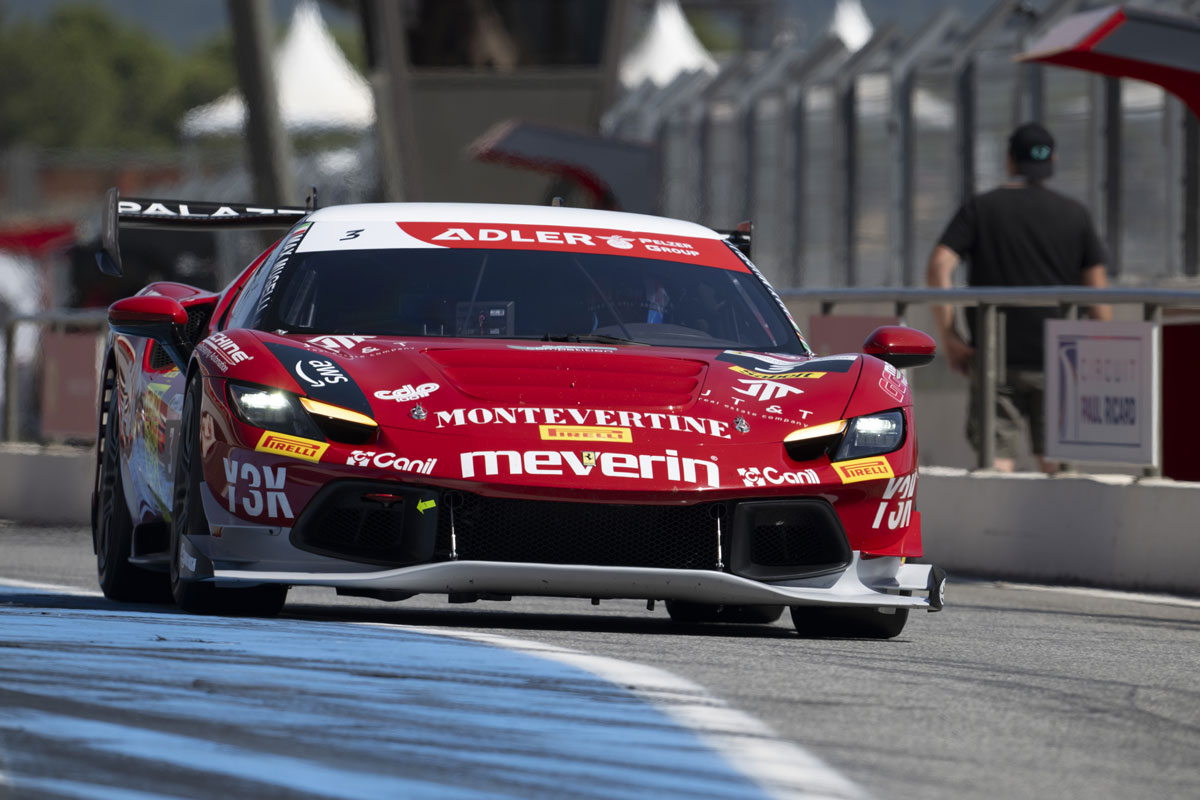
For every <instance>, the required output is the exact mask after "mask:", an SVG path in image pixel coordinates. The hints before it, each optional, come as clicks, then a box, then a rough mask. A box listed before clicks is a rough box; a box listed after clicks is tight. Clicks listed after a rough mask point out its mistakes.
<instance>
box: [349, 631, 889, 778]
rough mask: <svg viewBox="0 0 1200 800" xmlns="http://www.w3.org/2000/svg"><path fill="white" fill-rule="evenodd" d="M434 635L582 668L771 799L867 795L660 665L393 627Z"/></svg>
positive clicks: (523, 641)
mask: <svg viewBox="0 0 1200 800" xmlns="http://www.w3.org/2000/svg"><path fill="white" fill-rule="evenodd" d="M352 624H356V625H372V626H377V627H398V628H403V629H404V630H406V631H417V632H422V633H429V634H432V635H438V636H452V637H457V638H461V639H468V640H471V641H475V642H482V643H485V644H491V645H495V646H499V647H505V648H508V649H511V650H520V651H522V652H527V653H536V654H537V655H539V656H541V657H542V658H545V659H548V660H551V661H557V662H558V663H561V664H566V665H568V666H572V667H575V668H577V669H581V670H585V671H587V672H590V673H592V674H593V675H596V676H598V677H600V678H602V679H603V680H606V681H608V682H609V683H612V684H615V685H617V686H624V687H625V688H626V689H628V690H629V691H631V692H633V693H634V694H636V695H637V696H638V697H640V698H642V699H643V700H645V701H646V702H648V703H650V704H651V705H653V706H655V707H656V708H658V710H659V711H662V712H663V713H665V714H666V715H667V716H669V717H671V719H673V720H674V721H675V723H676V724H678V725H679V726H681V727H683V728H685V729H687V730H690V731H692V733H694V734H695V735H696V736H698V737H700V739H701V740H703V741H704V742H705V743H706V744H707V745H708V746H709V747H711V748H713V749H714V750H715V751H717V752H718V753H720V754H721V755H722V756H724V758H725V760H726V761H728V763H730V764H732V765H734V766H735V767H736V768H737V769H739V770H740V771H741V772H743V773H744V774H746V775H748V776H750V777H752V778H753V779H754V780H755V781H756V782H757V783H758V784H759V785H760V786H761V787H762V788H763V789H764V790H765V791H767V792H768V793H769V794H771V795H772V796H773V797H780V798H818V797H827V798H866V797H867V796H868V795H867V794H866V792H865V791H864V790H863V789H861V788H860V787H858V786H857V785H855V784H854V783H852V782H851V781H849V780H848V779H847V778H844V777H843V776H842V775H840V774H839V773H837V772H835V771H834V770H833V768H831V767H829V766H828V765H826V764H825V763H824V762H823V761H821V760H820V759H819V758H817V757H816V756H814V755H813V754H812V753H809V752H808V751H807V750H804V749H803V748H801V747H799V746H798V745H795V744H793V743H791V742H788V741H785V740H783V739H781V738H779V735H778V734H776V733H775V732H774V731H773V730H771V728H770V727H768V726H767V725H766V724H765V723H763V722H761V721H760V720H758V719H755V718H754V717H751V716H750V715H749V714H746V713H744V712H741V711H738V710H736V709H733V708H730V707H729V706H728V705H726V704H725V703H724V702H723V701H721V700H719V699H717V698H715V697H713V696H712V695H710V694H709V693H708V692H707V691H706V690H705V689H704V688H703V687H701V686H699V685H698V684H695V683H693V682H691V681H689V680H687V679H685V678H681V677H679V676H678V675H675V674H672V673H670V672H667V671H665V670H661V669H658V668H657V667H650V666H646V665H644V664H635V663H632V662H628V661H621V660H619V659H615V658H609V657H608V656H597V655H591V654H589V653H583V652H580V651H578V650H570V649H567V648H564V647H558V646H557V645H552V644H546V643H543V642H534V641H529V640H526V639H513V638H510V637H507V636H500V635H498V634H493V633H476V632H473V631H461V630H447V629H444V628H425V627H412V626H407V625H404V626H401V625H393V624H390V623H352Z"/></svg>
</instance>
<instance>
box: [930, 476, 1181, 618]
mask: <svg viewBox="0 0 1200 800" xmlns="http://www.w3.org/2000/svg"><path fill="white" fill-rule="evenodd" d="M917 498H918V499H917V502H918V510H919V511H920V512H921V532H922V536H923V538H924V543H925V555H926V557H927V558H928V560H929V561H932V562H933V563H935V564H939V565H941V566H943V567H945V568H946V569H947V571H949V572H950V573H951V574H953V573H955V572H959V573H961V574H974V575H984V576H988V577H996V578H1011V579H1014V580H1022V581H1030V582H1036V583H1072V584H1085V585H1092V586H1104V587H1108V588H1118V589H1132V590H1146V591H1161V592H1179V593H1184V594H1200V483H1182V482H1175V481H1171V480H1162V479H1155V480H1149V479H1141V480H1139V479H1136V478H1133V477H1132V476H1128V475H1090V476H1088V475H1070V474H1059V475H1055V476H1045V475H1042V474H1040V473H1017V474H1014V475H999V474H997V473H994V472H968V471H967V470H962V469H952V468H947V467H922V468H921V482H920V487H919V491H918V494H917Z"/></svg>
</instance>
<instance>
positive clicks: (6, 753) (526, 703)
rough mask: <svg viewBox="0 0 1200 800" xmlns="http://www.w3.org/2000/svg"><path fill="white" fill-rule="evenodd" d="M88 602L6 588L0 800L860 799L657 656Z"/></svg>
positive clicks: (7, 584) (1, 609)
mask: <svg viewBox="0 0 1200 800" xmlns="http://www.w3.org/2000/svg"><path fill="white" fill-rule="evenodd" d="M68 595H72V596H71V597H70V598H69V600H70V602H64V600H67V599H68V597H67V596H68ZM94 597H95V593H80V592H78V591H77V590H69V589H64V588H63V587H50V586H42V585H36V584H20V583H18V582H14V581H0V654H2V656H0V795H3V794H5V791H6V790H7V791H10V792H12V793H13V794H15V795H16V796H22V795H23V794H55V795H59V796H66V797H72V796H78V797H103V798H113V799H114V800H141V798H145V797H162V796H171V795H173V794H174V793H175V792H179V793H181V794H190V793H191V792H187V791H185V789H186V787H189V786H194V785H198V784H200V783H203V785H204V786H210V787H211V786H214V785H215V786H216V787H217V788H222V789H223V790H225V791H223V792H222V793H226V794H230V795H238V794H240V795H242V796H255V795H261V794H268V793H279V792H294V793H298V794H304V795H310V796H315V797H355V798H357V797H372V798H374V797H406V798H473V797H481V798H482V797H487V798H498V797H513V798H529V797H588V798H633V797H639V798H640V797H648V796H653V797H656V798H658V797H664V798H669V797H681V798H682V797H688V798H718V797H737V798H753V797H779V798H817V797H821V798H843V799H848V798H862V797H864V796H865V795H864V792H863V791H862V790H861V789H860V788H858V787H857V786H855V785H854V784H852V783H850V782H849V781H848V780H846V779H845V778H843V777H841V776H840V775H839V774H837V773H836V772H834V771H832V770H831V769H830V768H829V767H827V766H826V765H824V764H823V763H822V762H821V761H820V760H818V759H817V758H815V757H814V756H813V755H812V754H810V753H808V752H807V751H805V750H803V749H802V748H800V747H797V746H796V745H794V744H791V743H789V742H786V741H783V740H781V739H779V737H778V736H776V735H775V734H774V733H773V732H772V731H771V730H770V729H769V728H768V727H767V726H765V725H764V724H763V723H761V722H759V721H758V720H756V719H754V718H752V717H750V716H748V715H746V714H744V713H742V712H740V711H737V710H734V709H732V708H730V707H728V706H727V705H726V704H725V703H723V702H722V701H720V700H718V699H716V698H713V697H712V696H711V695H709V694H707V693H706V692H705V691H704V690H703V689H702V688H701V687H699V686H697V685H696V684H694V683H692V682H690V681H687V680H684V679H682V678H680V677H678V676H675V675H672V674H670V673H668V672H665V671H663V670H659V669H656V668H652V667H646V666H641V665H637V664H630V663H627V662H623V661H619V660H617V659H612V658H606V657H600V656H593V655H588V654H586V653H581V652H578V651H574V650H567V649H563V648H559V647H555V646H552V645H546V644H542V643H539V642H531V641H522V640H517V639H510V638H508V637H504V636H497V635H493V634H486V633H471V632H464V631H458V630H445V629H440V628H424V627H409V626H399V625H387V624H379V623H345V622H318V621H308V620H290V619H271V620H259V619H241V618H222V617H195V616H188V615H184V614H178V613H164V612H162V611H141V610H137V611H130V610H127V609H126V608H109V607H107V606H108V604H107V603H106V602H105V601H101V600H93V599H92V598H94ZM151 608H152V607H151ZM131 764H132V765H135V766H134V768H132V769H131V768H130V765H131ZM214 782H215V783H214Z"/></svg>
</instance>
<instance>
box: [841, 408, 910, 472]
mask: <svg viewBox="0 0 1200 800" xmlns="http://www.w3.org/2000/svg"><path fill="white" fill-rule="evenodd" d="M902 444H904V412H903V411H884V412H883V413H881V414H869V415H867V416H864V417H855V418H854V419H852V420H850V424H849V425H848V426H846V435H845V436H843V437H842V443H841V444H840V445H839V446H838V449H837V453H836V454H835V455H834V457H833V459H832V460H833V461H847V460H849V459H851V458H863V457H864V456H878V455H882V454H883V453H890V452H892V451H893V450H896V449H898V448H899V447H900V445H902Z"/></svg>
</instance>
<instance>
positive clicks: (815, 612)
mask: <svg viewBox="0 0 1200 800" xmlns="http://www.w3.org/2000/svg"><path fill="white" fill-rule="evenodd" d="M906 622H908V609H907V608H888V609H883V608H874V607H866V608H860V607H846V608H827V607H822V606H792V624H793V625H795V626H796V632H797V633H799V634H800V636H802V637H804V638H806V639H894V638H895V637H897V636H899V635H900V632H901V631H903V630H904V624H905V623H906Z"/></svg>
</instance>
